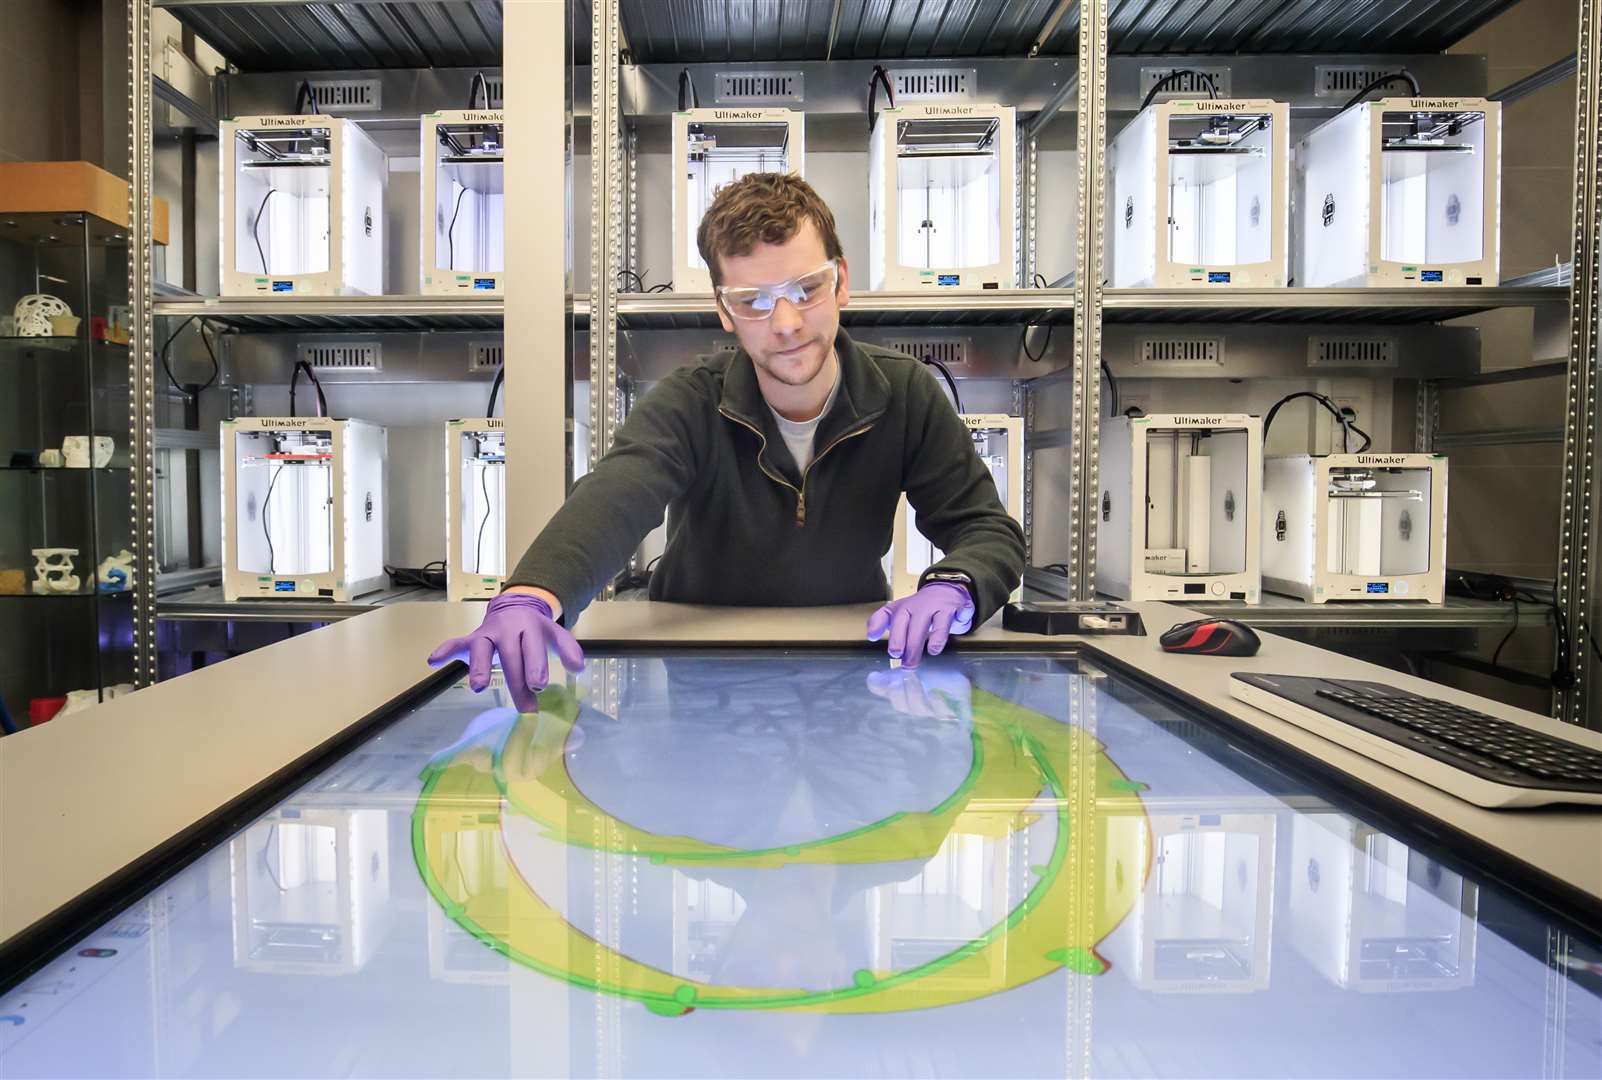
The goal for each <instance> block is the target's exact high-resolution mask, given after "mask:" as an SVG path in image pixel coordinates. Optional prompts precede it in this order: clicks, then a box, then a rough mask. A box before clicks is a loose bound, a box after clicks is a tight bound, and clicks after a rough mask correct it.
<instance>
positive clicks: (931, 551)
mask: <svg viewBox="0 0 1602 1080" xmlns="http://www.w3.org/2000/svg"><path fill="white" fill-rule="evenodd" d="M962 422H963V424H965V425H966V426H967V428H968V434H969V435H970V436H972V438H973V448H974V450H975V451H976V452H977V453H978V454H979V459H980V460H981V461H983V462H984V463H985V468H986V469H988V470H989V471H990V475H991V478H992V479H994V480H995V482H996V491H997V492H998V493H999V494H1000V495H1001V498H1002V501H1003V502H1004V503H1005V504H1006V506H1007V513H1009V514H1011V515H1012V516H1013V518H1014V519H1015V520H1017V521H1018V522H1019V523H1020V524H1021V523H1022V522H1023V420H1022V419H1021V418H1019V417H1016V416H1007V415H1005V414H1003V413H967V414H964V415H963V416H962ZM944 557H945V552H943V551H941V550H940V549H939V548H938V547H936V546H935V544H934V541H932V540H930V539H928V538H927V537H925V536H924V535H923V533H921V532H919V531H918V526H917V523H916V521H915V520H914V514H913V509H912V504H911V503H909V502H907V497H906V496H905V495H903V496H902V497H901V504H900V506H898V507H897V508H896V524H895V533H894V540H893V541H892V543H891V546H890V556H889V558H890V566H889V573H888V576H889V578H890V584H891V587H892V589H893V590H894V593H895V595H896V596H907V595H909V594H911V593H913V592H916V591H917V588H918V578H919V577H920V576H922V574H923V572H924V571H925V570H927V569H929V567H931V566H933V565H934V564H935V563H936V562H939V561H940V560H941V559H942V558H944Z"/></svg>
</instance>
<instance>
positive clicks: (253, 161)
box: [217, 113, 389, 296]
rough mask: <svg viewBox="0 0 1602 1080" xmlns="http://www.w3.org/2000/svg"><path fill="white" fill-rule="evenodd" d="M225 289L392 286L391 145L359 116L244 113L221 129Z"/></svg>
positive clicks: (300, 291)
mask: <svg viewBox="0 0 1602 1080" xmlns="http://www.w3.org/2000/svg"><path fill="white" fill-rule="evenodd" d="M218 143H219V151H218V155H217V156H218V159H219V162H220V170H221V184H222V187H221V195H220V196H219V198H218V200H217V204H218V213H219V217H220V221H219V223H218V235H219V236H220V237H221V243H220V244H219V245H218V246H219V247H220V248H221V251H222V273H221V278H220V281H221V284H222V295H224V296H257V295H263V296H377V295H380V294H382V293H383V291H384V191H385V188H386V186H387V185H388V176H389V166H388V159H387V158H386V157H385V155H384V152H383V151H382V150H381V149H379V147H378V144H377V143H375V142H373V140H372V139H370V138H369V137H368V136H367V133H366V132H364V131H362V129H361V128H360V127H359V126H357V125H356V124H355V123H354V122H352V121H350V120H344V119H340V118H338V117H333V116H326V115H323V114H320V113H312V114H310V115H301V116H241V117H238V118H236V119H233V120H225V121H223V123H222V125H221V133H220V135H219V136H218Z"/></svg>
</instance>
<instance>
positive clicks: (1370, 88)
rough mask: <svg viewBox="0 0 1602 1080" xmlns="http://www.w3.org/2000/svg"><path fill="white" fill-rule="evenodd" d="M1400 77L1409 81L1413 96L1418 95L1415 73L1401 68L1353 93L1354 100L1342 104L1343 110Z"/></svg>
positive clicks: (1408, 85)
mask: <svg viewBox="0 0 1602 1080" xmlns="http://www.w3.org/2000/svg"><path fill="white" fill-rule="evenodd" d="M1398 79H1401V80H1402V81H1403V82H1405V83H1407V88H1408V89H1409V90H1411V91H1412V96H1413V97H1418V95H1419V88H1418V80H1417V79H1415V78H1413V73H1412V72H1411V71H1408V70H1407V69H1406V68H1400V69H1398V70H1396V71H1393V72H1391V73H1390V74H1389V75H1381V76H1380V77H1379V78H1377V79H1374V80H1373V81H1371V82H1370V83H1369V84H1368V85H1367V86H1365V87H1363V89H1361V90H1359V91H1358V92H1357V93H1355V94H1353V95H1352V100H1350V101H1348V102H1347V103H1346V104H1345V105H1342V106H1341V112H1345V111H1346V110H1347V109H1350V108H1351V107H1352V106H1353V105H1356V104H1357V103H1358V102H1360V101H1362V100H1363V99H1364V98H1366V97H1368V95H1370V94H1372V93H1373V92H1374V91H1376V90H1378V89H1379V88H1380V87H1382V86H1384V85H1385V84H1386V83H1393V82H1396V81H1397V80H1398Z"/></svg>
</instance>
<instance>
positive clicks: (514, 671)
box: [428, 593, 584, 712]
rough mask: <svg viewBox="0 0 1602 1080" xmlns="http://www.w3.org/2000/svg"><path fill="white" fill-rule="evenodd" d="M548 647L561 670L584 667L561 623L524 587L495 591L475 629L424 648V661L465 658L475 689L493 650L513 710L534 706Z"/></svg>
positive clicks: (484, 682) (484, 681) (544, 679)
mask: <svg viewBox="0 0 1602 1080" xmlns="http://www.w3.org/2000/svg"><path fill="white" fill-rule="evenodd" d="M551 649H554V650H556V656H557V659H559V660H561V661H562V666H563V667H565V668H567V670H569V671H572V672H579V671H583V670H584V650H583V649H580V648H579V643H578V640H577V639H576V638H574V637H573V635H572V634H571V633H569V632H568V631H567V628H566V627H563V626H559V625H557V622H556V620H555V619H553V618H551V607H550V605H549V604H547V603H546V602H545V601H544V600H541V599H540V598H539V597H537V596H529V595H528V594H526V593H501V595H499V596H497V597H496V598H495V599H493V600H491V601H490V602H489V608H488V610H486V611H485V612H484V621H483V622H482V623H480V624H479V626H478V629H477V630H474V631H473V632H472V633H471V634H467V635H465V636H463V637H458V638H451V639H450V640H449V641H447V642H445V643H444V644H443V645H441V646H440V647H439V648H437V649H435V650H434V651H433V652H432V653H430V654H429V656H428V662H429V664H430V665H431V666H433V667H439V666H440V665H441V664H448V663H450V662H451V661H452V660H466V661H467V663H468V671H467V685H468V686H470V687H472V689H473V693H475V694H477V693H480V692H481V691H482V690H483V689H484V688H485V687H486V686H488V685H489V682H490V669H491V668H492V667H493V666H494V663H495V654H496V653H499V654H500V657H501V670H502V671H504V672H505V673H506V689H507V690H508V691H510V692H511V695H512V703H513V704H514V705H516V706H517V711H518V712H538V711H539V701H538V699H537V698H536V696H535V695H537V694H538V693H539V692H540V691H541V690H543V689H545V684H546V683H548V682H549V681H550V661H549V660H548V659H547V658H546V655H545V654H546V652H547V651H548V650H551Z"/></svg>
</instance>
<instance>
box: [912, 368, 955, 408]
mask: <svg viewBox="0 0 1602 1080" xmlns="http://www.w3.org/2000/svg"><path fill="white" fill-rule="evenodd" d="M918 359H919V360H920V361H922V362H923V363H924V364H925V365H926V366H928V367H932V368H934V369H935V370H936V371H938V372H939V373H940V374H941V375H942V376H943V377H944V378H945V380H946V385H947V386H949V387H951V403H952V404H953V405H955V406H956V408H957V412H959V413H960V412H962V393H961V392H960V391H959V390H958V389H957V380H956V379H953V378H952V377H951V369H950V368H948V367H946V365H944V364H942V363H941V362H940V361H938V360H936V359H935V358H934V357H932V356H920V357H918Z"/></svg>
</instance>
